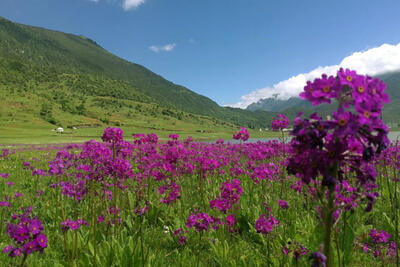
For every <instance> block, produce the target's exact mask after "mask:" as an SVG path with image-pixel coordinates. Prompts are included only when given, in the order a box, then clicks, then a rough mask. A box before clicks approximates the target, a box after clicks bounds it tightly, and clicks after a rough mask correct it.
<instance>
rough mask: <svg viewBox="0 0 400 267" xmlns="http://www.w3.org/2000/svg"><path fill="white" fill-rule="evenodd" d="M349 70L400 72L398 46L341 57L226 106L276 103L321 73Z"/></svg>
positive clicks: (382, 46)
mask: <svg viewBox="0 0 400 267" xmlns="http://www.w3.org/2000/svg"><path fill="white" fill-rule="evenodd" d="M340 67H343V68H350V69H354V70H356V71H357V73H360V74H369V75H376V74H380V73H385V72H390V71H396V70H400V43H398V44H397V45H391V44H383V45H381V46H379V47H375V48H371V49H368V50H365V51H361V52H355V53H353V54H351V55H350V56H348V57H345V58H344V59H343V60H342V62H341V63H340V64H338V65H332V66H325V67H317V68H315V69H313V70H312V71H310V72H307V73H301V74H298V75H296V76H293V77H291V78H289V79H287V80H284V81H281V82H279V83H277V84H274V85H273V86H267V87H264V88H261V89H257V90H254V91H252V92H250V93H249V94H247V95H244V96H242V97H240V102H238V103H235V104H228V105H226V106H231V107H238V108H246V107H247V106H248V105H250V104H251V103H254V102H257V101H258V100H260V99H263V98H268V97H273V96H274V95H276V94H277V95H278V98H279V99H288V98H290V97H293V96H298V95H299V93H300V92H301V91H302V90H303V87H304V86H305V84H306V82H307V81H308V80H312V79H315V78H317V77H319V76H321V75H322V74H323V73H326V74H328V75H334V74H335V73H336V71H337V70H338V69H339V68H340Z"/></svg>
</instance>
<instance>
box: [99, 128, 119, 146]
mask: <svg viewBox="0 0 400 267" xmlns="http://www.w3.org/2000/svg"><path fill="white" fill-rule="evenodd" d="M122 134H123V131H122V130H121V129H120V128H111V127H107V128H106V129H105V130H104V134H103V137H102V138H101V139H102V140H103V142H106V143H113V144H117V143H120V142H121V141H123V137H122Z"/></svg>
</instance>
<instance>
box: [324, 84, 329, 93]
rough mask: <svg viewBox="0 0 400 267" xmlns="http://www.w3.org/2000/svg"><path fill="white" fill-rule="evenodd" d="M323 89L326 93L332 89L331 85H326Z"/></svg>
mask: <svg viewBox="0 0 400 267" xmlns="http://www.w3.org/2000/svg"><path fill="white" fill-rule="evenodd" d="M322 90H323V91H324V92H325V93H329V91H330V90H331V88H330V87H329V85H327V86H325V87H324V88H322Z"/></svg>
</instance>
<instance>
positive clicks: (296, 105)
mask: <svg viewBox="0 0 400 267" xmlns="http://www.w3.org/2000/svg"><path fill="white" fill-rule="evenodd" d="M377 78H380V79H382V80H383V81H384V82H385V83H386V86H387V88H386V92H387V93H388V95H389V97H390V101H391V102H390V104H387V105H385V107H384V109H383V119H384V120H385V121H386V122H393V123H396V124H397V123H400V71H398V72H391V73H385V74H381V75H377ZM333 108H334V107H331V109H333ZM246 109H247V110H251V111H257V110H264V111H269V112H282V113H293V112H295V111H297V110H298V111H300V110H302V111H307V112H308V113H310V112H312V111H321V112H328V111H329V107H328V105H323V106H322V107H320V106H318V107H314V106H313V105H312V104H311V103H310V102H308V101H306V100H303V99H300V98H299V97H291V98H289V99H287V100H282V99H279V95H275V96H274V97H269V98H264V99H260V100H259V101H257V102H255V103H252V104H250V105H249V106H248V107H247V108H246Z"/></svg>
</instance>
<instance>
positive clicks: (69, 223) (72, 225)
mask: <svg viewBox="0 0 400 267" xmlns="http://www.w3.org/2000/svg"><path fill="white" fill-rule="evenodd" d="M81 225H85V226H89V224H88V223H87V222H86V221H85V220H83V219H78V220H76V221H73V220H70V219H67V220H66V221H64V222H62V223H61V230H62V231H63V232H67V231H68V230H71V231H75V230H78V229H79V227H80V226H81Z"/></svg>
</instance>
